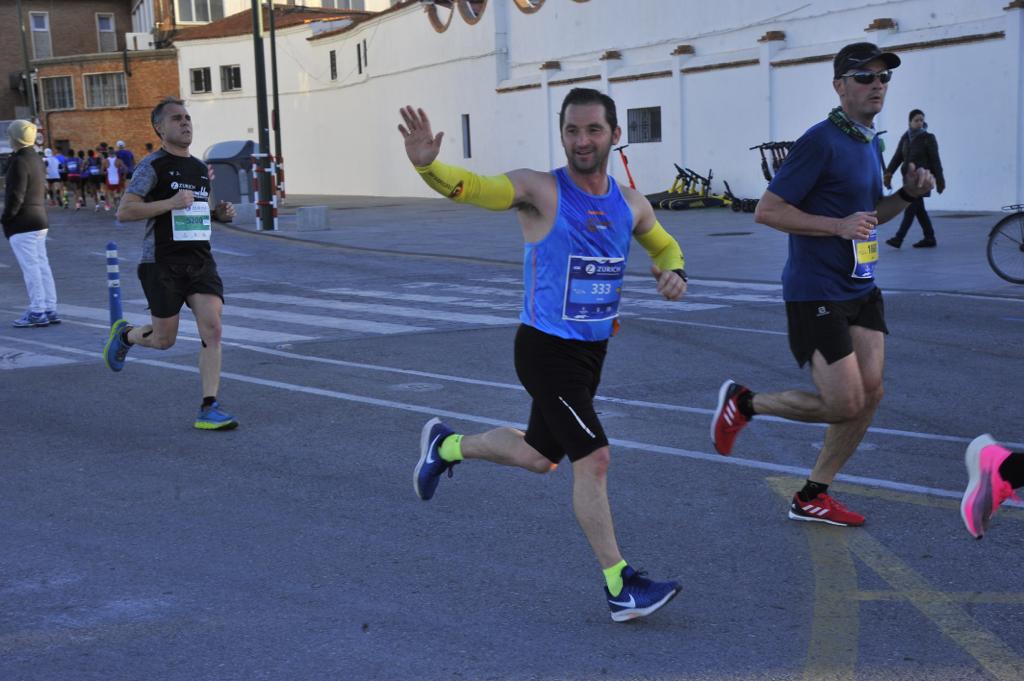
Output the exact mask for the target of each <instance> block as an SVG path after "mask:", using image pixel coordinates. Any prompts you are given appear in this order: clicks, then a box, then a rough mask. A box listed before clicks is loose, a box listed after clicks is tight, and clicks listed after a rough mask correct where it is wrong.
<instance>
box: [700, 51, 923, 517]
mask: <svg viewBox="0 0 1024 681" xmlns="http://www.w3.org/2000/svg"><path fill="white" fill-rule="evenodd" d="M899 65H900V58H899V57H897V56H896V55H895V54H893V53H891V52H883V51H881V50H880V49H879V48H878V47H877V46H876V45H874V44H872V43H853V44H851V45H847V46H846V47H844V48H843V49H841V50H840V51H839V53H838V54H837V55H836V56H835V59H834V60H833V81H832V87H833V88H835V91H836V93H837V94H838V95H839V104H840V105H839V106H838V107H836V108H835V109H833V110H832V112H831V113H829V115H828V118H826V119H825V120H824V121H822V122H821V123H818V124H817V125H815V126H813V127H811V128H810V129H809V130H808V131H807V132H805V133H804V134H803V136H802V137H800V139H798V140H797V141H796V143H795V144H794V145H793V148H792V149H790V152H789V154H788V155H787V157H786V160H785V162H784V163H783V164H782V167H781V168H779V172H778V173H777V174H776V175H775V177H774V179H772V181H771V183H770V184H769V185H768V190H767V191H766V192H765V193H764V196H763V197H761V200H760V201H759V202H758V204H757V211H756V213H755V215H754V219H755V220H757V221H758V222H760V223H762V224H766V225H768V226H770V227H774V228H775V229H778V230H779V231H782V232H786V233H787V234H788V235H789V259H788V260H787V261H786V267H785V269H784V270H783V272H782V294H783V298H785V300H786V315H787V318H788V326H789V345H790V349H791V350H792V352H793V356H794V357H795V358H796V360H797V363H798V364H799V365H800V366H801V367H802V366H804V365H805V364H806V363H808V362H810V363H811V377H812V378H813V380H814V384H815V386H817V389H818V392H817V393H810V392H806V391H802V390H789V391H785V392H780V393H756V394H755V393H754V392H753V391H751V390H750V389H748V388H746V387H745V386H742V385H740V384H739V383H736V382H734V381H731V380H730V381H726V382H725V383H724V384H722V387H721V389H720V390H719V394H718V407H717V409H716V410H715V415H714V419H713V421H712V430H711V437H712V441H713V442H714V445H715V449H716V450H718V452H719V453H720V454H729V453H731V452H732V445H733V442H734V441H735V439H736V436H737V434H738V433H739V431H740V430H741V429H742V428H743V427H744V426H745V425H746V424H747V423H748V422H749V421H750V419H751V418H753V417H754V415H755V414H770V415H773V416H781V417H782V418H787V419H793V420H795V421H805V422H810V423H828V424H829V427H828V430H827V431H826V433H825V443H824V445H823V446H822V448H821V453H820V454H819V455H818V460H817V462H816V463H815V465H814V468H813V469H812V470H811V474H810V476H809V477H808V479H807V482H806V484H805V485H804V487H803V489H801V490H800V491H798V492H797V493H796V494H795V495H793V501H792V503H791V505H790V509H789V517H790V518H792V519H793V520H807V521H814V522H823V523H829V524H832V525H844V526H846V525H863V524H864V516H862V515H860V514H859V513H854V512H853V511H850V510H848V509H847V508H845V507H844V506H843V505H842V504H841V503H839V502H838V501H836V500H835V499H833V498H832V497H831V496H830V495H829V494H828V486H829V484H831V482H832V480H833V479H834V478H835V476H836V474H837V473H838V472H839V470H840V469H841V468H842V467H843V464H845V463H846V461H847V460H848V459H849V458H850V455H852V454H853V452H854V450H856V449H857V446H858V445H859V444H860V441H861V439H863V437H864V433H865V432H866V431H867V429H868V426H869V425H870V424H871V419H872V418H873V417H874V413H875V409H876V408H877V407H878V403H879V402H880V401H881V399H882V368H883V364H884V358H885V334H887V333H888V329H887V328H886V325H885V314H884V308H883V304H882V293H881V291H879V289H878V287H876V286H875V282H874V270H875V265H876V264H877V262H878V232H877V226H878V225H879V224H881V223H884V222H887V221H889V220H890V219H892V218H893V217H895V216H896V215H898V214H899V213H900V212H901V211H903V209H904V208H906V207H907V205H908V204H909V203H911V202H912V201H914V200H915V199H916V198H917V197H919V196H923V195H924V194H926V193H927V192H928V191H930V190H931V189H932V187H933V186H934V185H935V180H934V178H933V177H932V174H931V173H930V172H928V171H927V170H926V169H924V168H920V169H918V168H915V167H914V166H913V165H908V167H907V171H906V174H905V175H904V177H903V187H901V188H900V190H899V191H898V192H897V193H896V194H893V195H891V196H884V195H883V193H882V175H881V150H880V147H879V140H878V137H877V135H876V133H875V129H874V126H873V122H874V118H875V116H876V115H877V114H878V113H879V112H880V111H881V110H882V105H883V104H884V103H885V94H886V91H887V90H888V83H889V80H890V78H891V77H892V70H893V69H895V68H896V67H898V66H899Z"/></svg>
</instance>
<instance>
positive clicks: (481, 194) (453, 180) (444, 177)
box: [416, 161, 516, 210]
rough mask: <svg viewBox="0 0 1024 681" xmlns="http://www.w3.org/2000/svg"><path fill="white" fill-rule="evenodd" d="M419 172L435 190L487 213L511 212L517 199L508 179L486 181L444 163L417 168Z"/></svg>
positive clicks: (498, 178)
mask: <svg viewBox="0 0 1024 681" xmlns="http://www.w3.org/2000/svg"><path fill="white" fill-rule="evenodd" d="M416 172H417V173H419V174H420V177H422V178H423V181H424V182H426V183H427V185H428V186H429V187H430V188H431V189H433V190H434V191H436V192H437V193H438V194H441V195H442V196H445V197H447V198H449V199H451V200H452V201H455V202H457V203H469V204H472V205H474V206H480V207H481V208H486V209H487V210H507V209H509V208H511V207H512V202H513V200H514V199H515V196H516V190H515V187H513V186H512V180H510V179H508V175H493V176H489V177H483V176H481V175H477V174H476V173H472V172H470V171H468V170H466V169H465V168H459V167H458V166H450V165H446V164H444V163H441V162H440V161H433V162H431V164H430V165H428V166H416Z"/></svg>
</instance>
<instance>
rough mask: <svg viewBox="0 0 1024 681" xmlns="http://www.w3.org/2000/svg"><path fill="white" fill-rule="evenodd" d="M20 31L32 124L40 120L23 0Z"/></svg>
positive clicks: (19, 23) (19, 10) (19, 4)
mask: <svg viewBox="0 0 1024 681" xmlns="http://www.w3.org/2000/svg"><path fill="white" fill-rule="evenodd" d="M18 29H19V30H20V31H21V56H22V57H23V58H24V60H25V89H26V90H28V106H29V109H31V111H32V122H33V123H34V122H36V121H37V120H39V112H38V110H37V109H36V91H35V88H33V87H32V63H31V61H29V58H28V38H27V37H26V35H25V17H24V15H23V14H22V12H21V0H18Z"/></svg>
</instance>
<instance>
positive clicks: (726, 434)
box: [711, 379, 750, 456]
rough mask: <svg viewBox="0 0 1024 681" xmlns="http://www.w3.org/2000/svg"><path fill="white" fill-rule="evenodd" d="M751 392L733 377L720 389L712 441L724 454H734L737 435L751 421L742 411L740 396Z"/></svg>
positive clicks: (713, 419) (713, 421)
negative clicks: (733, 445)
mask: <svg viewBox="0 0 1024 681" xmlns="http://www.w3.org/2000/svg"><path fill="white" fill-rule="evenodd" d="M749 392H750V389H749V388H746V387H744V386H742V385H740V384H739V383H737V382H736V381H733V380H731V379H730V380H728V381H726V382H725V383H723V384H722V387H721V388H720V389H719V391H718V406H717V407H716V408H715V415H714V416H713V417H712V418H711V442H712V444H714V445H715V451H717V452H718V453H719V454H721V455H722V456H729V455H730V454H732V443H733V442H735V441H736V436H737V435H739V434H740V431H741V430H743V427H744V426H745V425H747V424H748V423H750V419H748V418H747V417H746V416H744V415H743V414H742V413H740V405H739V399H740V396H742V395H743V394H744V393H749Z"/></svg>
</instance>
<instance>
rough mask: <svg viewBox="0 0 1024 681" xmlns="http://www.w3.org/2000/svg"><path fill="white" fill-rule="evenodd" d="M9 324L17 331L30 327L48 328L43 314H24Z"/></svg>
mask: <svg viewBox="0 0 1024 681" xmlns="http://www.w3.org/2000/svg"><path fill="white" fill-rule="evenodd" d="M11 324H12V325H13V326H14V327H15V328H18V329H27V328H29V327H32V326H49V324H50V322H48V321H47V320H46V313H45V312H26V313H25V314H23V315H21V317H19V318H18V319H15V320H14V321H13V322H11Z"/></svg>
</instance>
